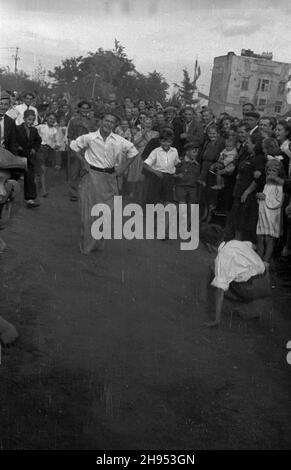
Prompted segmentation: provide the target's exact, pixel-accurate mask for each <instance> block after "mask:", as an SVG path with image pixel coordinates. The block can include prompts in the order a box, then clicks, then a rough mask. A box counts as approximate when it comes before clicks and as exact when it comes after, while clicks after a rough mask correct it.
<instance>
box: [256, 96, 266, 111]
mask: <svg viewBox="0 0 291 470" xmlns="http://www.w3.org/2000/svg"><path fill="white" fill-rule="evenodd" d="M266 104H267V100H265V99H263V98H259V100H258V111H261V112H264V111H265V105H266Z"/></svg>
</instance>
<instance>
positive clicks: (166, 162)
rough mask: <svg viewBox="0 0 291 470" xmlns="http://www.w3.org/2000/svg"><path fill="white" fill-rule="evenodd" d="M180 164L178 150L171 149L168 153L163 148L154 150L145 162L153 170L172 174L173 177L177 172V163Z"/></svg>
mask: <svg viewBox="0 0 291 470" xmlns="http://www.w3.org/2000/svg"><path fill="white" fill-rule="evenodd" d="M179 162H180V159H179V156H178V152H177V149H175V148H174V147H170V148H169V150H168V151H167V152H166V151H165V150H163V149H162V147H158V148H156V149H154V150H153V151H152V152H151V153H150V154H149V156H148V158H147V159H146V160H145V161H144V163H146V164H147V165H149V166H150V167H151V168H152V169H153V170H157V171H161V172H162V173H170V174H171V175H173V174H174V173H175V172H176V167H175V165H177V163H179Z"/></svg>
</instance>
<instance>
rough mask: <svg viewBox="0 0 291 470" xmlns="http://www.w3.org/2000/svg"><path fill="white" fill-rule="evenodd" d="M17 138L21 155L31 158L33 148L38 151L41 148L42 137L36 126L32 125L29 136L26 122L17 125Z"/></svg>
mask: <svg viewBox="0 0 291 470" xmlns="http://www.w3.org/2000/svg"><path fill="white" fill-rule="evenodd" d="M16 138H17V143H18V155H19V156H21V157H26V158H28V159H29V158H30V157H31V150H32V149H34V150H35V151H36V152H37V151H38V150H39V149H40V146H41V137H40V135H39V133H38V131H37V129H36V128H35V127H30V131H29V137H28V135H27V132H26V127H25V124H24V123H22V124H21V125H20V126H16Z"/></svg>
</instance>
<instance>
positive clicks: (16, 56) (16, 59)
mask: <svg viewBox="0 0 291 470" xmlns="http://www.w3.org/2000/svg"><path fill="white" fill-rule="evenodd" d="M18 51H19V47H16V48H15V55H13V56H12V57H13V59H14V73H15V74H16V73H17V62H18V61H19V60H20V57H19V55H18Z"/></svg>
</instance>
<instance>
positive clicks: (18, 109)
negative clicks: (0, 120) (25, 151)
mask: <svg viewBox="0 0 291 470" xmlns="http://www.w3.org/2000/svg"><path fill="white" fill-rule="evenodd" d="M14 109H15V111H16V112H17V118H16V121H15V123H16V125H17V126H20V124H22V123H23V115H24V112H25V111H26V110H27V109H29V110H31V111H34V112H35V116H36V118H35V121H34V125H35V126H37V123H38V120H37V115H38V113H37V109H36V108H35V107H34V106H30V105H29V107H28V108H27V105H26V104H25V103H22V104H18V105H17V106H15V108H14Z"/></svg>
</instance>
